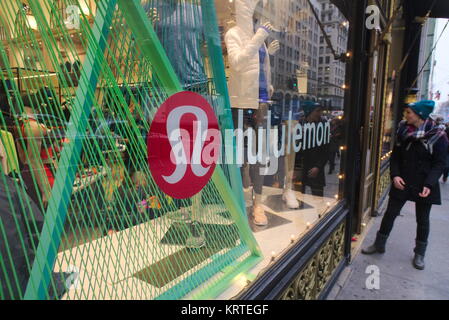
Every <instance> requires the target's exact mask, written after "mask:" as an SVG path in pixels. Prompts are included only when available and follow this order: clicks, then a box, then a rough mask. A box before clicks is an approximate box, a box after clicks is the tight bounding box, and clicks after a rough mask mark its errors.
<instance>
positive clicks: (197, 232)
mask: <svg viewBox="0 0 449 320" xmlns="http://www.w3.org/2000/svg"><path fill="white" fill-rule="evenodd" d="M189 230H190V235H189V237H188V238H187V240H186V247H187V248H189V249H199V248H202V247H204V246H205V245H206V237H205V235H204V229H203V228H202V227H201V226H200V224H199V223H198V222H196V221H194V222H192V223H190V224H189Z"/></svg>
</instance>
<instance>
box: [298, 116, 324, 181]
mask: <svg viewBox="0 0 449 320" xmlns="http://www.w3.org/2000/svg"><path fill="white" fill-rule="evenodd" d="M323 122H324V120H323ZM329 152H330V143H326V144H322V145H321V146H315V147H313V148H310V149H306V150H302V149H301V150H300V151H299V152H297V153H296V160H295V161H296V163H295V167H296V168H297V170H298V171H299V174H300V176H299V179H300V181H301V182H302V184H303V185H305V186H310V187H312V188H322V187H325V186H326V176H325V173H324V167H325V165H326V163H327V161H328V160H329ZM312 168H318V169H319V172H318V174H317V176H316V177H315V178H311V177H308V172H309V170H310V169H312Z"/></svg>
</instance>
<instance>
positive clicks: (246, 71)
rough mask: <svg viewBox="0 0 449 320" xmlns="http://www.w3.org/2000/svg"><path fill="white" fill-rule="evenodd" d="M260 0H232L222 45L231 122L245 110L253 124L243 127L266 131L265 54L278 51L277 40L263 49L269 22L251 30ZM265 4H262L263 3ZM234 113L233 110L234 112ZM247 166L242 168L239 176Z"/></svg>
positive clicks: (258, 218) (257, 188)
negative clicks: (232, 20)
mask: <svg viewBox="0 0 449 320" xmlns="http://www.w3.org/2000/svg"><path fill="white" fill-rule="evenodd" d="M259 2H260V0H236V1H235V12H236V26H234V27H233V28H231V29H229V31H228V32H227V33H226V35H225V43H226V47H227V51H228V59H229V64H230V75H229V94H230V98H231V107H232V108H233V115H234V120H235V117H236V115H237V114H238V112H236V111H237V110H238V109H244V110H249V109H251V110H252V112H251V111H250V112H247V114H248V113H249V114H252V113H254V118H253V121H251V120H252V119H250V117H248V116H247V117H246V118H245V119H244V122H245V124H244V126H245V127H254V129H256V130H257V128H258V127H264V128H265V129H267V121H266V117H267V112H268V108H269V101H270V98H271V96H272V94H273V87H272V85H271V68H270V59H269V55H274V54H275V53H276V52H277V51H278V50H279V41H277V40H275V41H273V42H271V43H270V45H269V46H268V47H267V46H266V44H265V40H266V39H267V38H268V36H269V35H270V33H271V32H272V31H274V28H273V26H272V25H271V23H270V22H265V23H263V24H260V23H259V27H257V28H254V21H253V18H255V19H256V20H258V21H261V20H262V17H261V16H260V15H258V14H257V13H256V7H257V5H258V4H259ZM263 4H264V5H265V4H266V1H265V0H264V1H263ZM234 110H235V111H234ZM247 168H248V165H247V164H245V165H244V167H243V177H244V180H245V175H246V172H247ZM260 169H261V168H260V163H259V162H258V163H256V164H255V165H253V170H254V175H253V176H254V177H253V185H254V201H253V213H252V217H253V222H254V224H255V225H258V226H266V225H267V224H268V219H267V217H266V215H265V211H264V209H263V207H262V191H263V177H264V176H263V175H261V172H260Z"/></svg>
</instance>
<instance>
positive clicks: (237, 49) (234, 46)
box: [225, 28, 269, 71]
mask: <svg viewBox="0 0 449 320" xmlns="http://www.w3.org/2000/svg"><path fill="white" fill-rule="evenodd" d="M268 35H269V34H268V32H267V31H266V30H265V29H263V28H259V29H258V30H257V32H256V34H255V35H254V36H253V37H252V38H251V40H250V41H248V42H247V43H242V41H241V39H240V37H239V35H238V34H236V30H235V29H234V30H233V29H231V30H229V32H228V33H227V34H226V36H225V43H226V47H227V49H228V56H229V63H230V65H231V67H232V68H233V69H234V70H236V71H241V70H242V69H243V68H244V67H245V66H246V65H247V64H248V61H249V60H250V59H251V58H252V57H254V56H255V55H256V54H257V53H258V51H259V49H260V47H261V46H262V45H263V43H264V41H265V39H266V38H267V37H268Z"/></svg>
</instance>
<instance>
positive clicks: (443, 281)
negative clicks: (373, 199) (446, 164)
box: [328, 182, 449, 300]
mask: <svg viewBox="0 0 449 320" xmlns="http://www.w3.org/2000/svg"><path fill="white" fill-rule="evenodd" d="M440 185H441V196H442V199H443V205H441V206H433V207H432V211H431V214H430V216H431V218H430V236H429V245H428V249H427V253H426V259H425V262H426V268H425V270H422V271H420V270H417V269H415V268H414V267H413V266H412V259H413V255H414V253H413V248H414V244H415V235H416V220H415V206H414V203H413V202H407V204H406V205H405V206H404V208H403V209H402V212H401V215H400V216H399V217H398V218H397V219H396V221H395V225H394V228H393V231H392V232H391V235H390V238H389V239H388V242H387V247H386V252H385V253H384V254H374V255H364V254H362V253H361V252H360V248H359V250H357V251H358V252H356V253H355V256H354V257H353V261H352V263H351V265H349V266H348V267H347V268H346V269H345V270H344V271H343V272H342V274H341V276H340V278H339V280H338V281H337V284H336V285H335V286H334V288H333V290H332V291H331V293H330V294H329V296H328V300H333V299H336V300H401V299H406V300H408V299H418V300H426V299H435V300H447V299H449V182H447V183H446V184H443V183H441V184H440ZM381 220H382V216H380V217H376V218H374V221H373V223H372V226H371V228H370V229H369V230H368V232H367V235H366V237H365V239H364V241H363V243H362V246H361V247H366V246H368V245H370V244H371V243H372V242H373V241H374V238H375V236H376V232H377V230H378V229H379V226H380V222H381ZM370 266H371V267H370ZM373 270H374V271H373ZM377 270H378V275H379V277H378V279H379V281H378V282H377V283H376V278H375V277H376V273H377V272H376V271H377ZM368 278H369V279H368ZM367 279H368V284H367ZM377 284H378V289H377V288H376V287H377ZM367 287H368V288H367Z"/></svg>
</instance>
